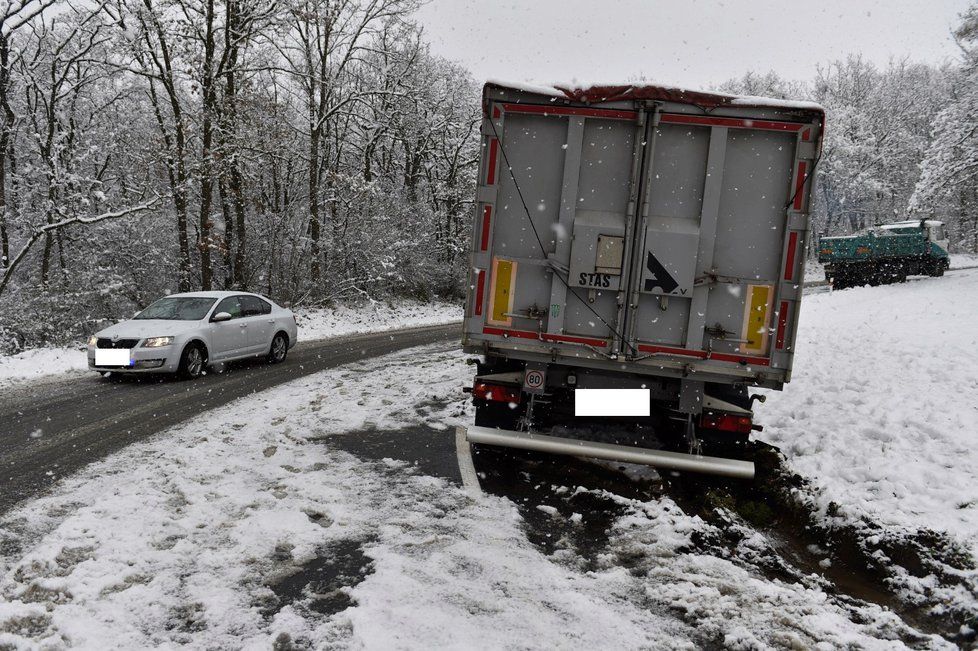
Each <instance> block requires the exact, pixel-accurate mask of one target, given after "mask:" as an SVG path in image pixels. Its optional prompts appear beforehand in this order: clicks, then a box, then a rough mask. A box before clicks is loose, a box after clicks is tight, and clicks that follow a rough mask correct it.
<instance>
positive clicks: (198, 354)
mask: <svg viewBox="0 0 978 651" xmlns="http://www.w3.org/2000/svg"><path fill="white" fill-rule="evenodd" d="M206 367H207V349H205V348H204V347H203V346H201V345H200V344H190V345H188V346H187V347H186V348H184V349H183V354H182V355H181V356H180V368H179V369H178V370H177V373H179V375H180V377H183V378H186V379H188V380H193V379H196V378H199V377H200V376H201V375H203V374H204V369H205V368H206Z"/></svg>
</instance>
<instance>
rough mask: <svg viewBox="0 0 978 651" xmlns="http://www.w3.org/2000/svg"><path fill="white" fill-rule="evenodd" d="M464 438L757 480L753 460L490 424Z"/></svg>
mask: <svg viewBox="0 0 978 651" xmlns="http://www.w3.org/2000/svg"><path fill="white" fill-rule="evenodd" d="M465 438H466V439H468V442H469V443H478V444H482V445H495V446H499V447H504V448H517V449H520V450H533V451H535V452H548V453H550V454H567V455H570V456H575V457H592V458H595V459H607V460H610V461H622V462H625V463H639V464H643V465H646V466H654V467H656V468H667V469H670V470H683V471H686V472H698V473H703V474H707V475H720V476H723V477H733V478H736V479H754V463H753V462H751V461H740V460H739V459H724V458H722V457H705V456H702V455H698V454H683V453H681V452H670V451H668V450H651V449H648V448H636V447H631V446H627V445H614V444H612V443H598V442H595V441H581V440H578V439H569V438H563V437H560V436H548V435H545V434H533V433H528V432H514V431H511V430H503V429H490V428H488V427H468V428H466V429H465Z"/></svg>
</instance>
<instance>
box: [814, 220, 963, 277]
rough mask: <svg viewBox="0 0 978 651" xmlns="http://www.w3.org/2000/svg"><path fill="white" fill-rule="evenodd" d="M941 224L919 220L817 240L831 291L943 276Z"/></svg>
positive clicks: (946, 261) (946, 264) (944, 252)
mask: <svg viewBox="0 0 978 651" xmlns="http://www.w3.org/2000/svg"><path fill="white" fill-rule="evenodd" d="M950 260H951V259H950V257H949V256H948V239H947V236H946V235H945V232H944V222H940V221H937V220H933V219H918V220H913V221H903V222H897V223H895V224H885V225H883V226H877V227H875V228H870V229H868V230H866V231H864V232H862V233H857V234H855V235H840V236H834V237H825V236H821V237H819V239H818V261H819V262H821V263H822V264H823V265H825V267H824V270H825V280H827V281H829V282H831V283H832V286H833V288H834V289H845V288H847V287H853V286H855V285H882V284H888V283H902V282H904V281H905V280H906V279H907V276H916V275H928V276H943V275H944V271H945V270H947V268H948V267H949V266H950Z"/></svg>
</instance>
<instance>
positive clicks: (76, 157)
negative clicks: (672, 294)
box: [0, 0, 978, 354]
mask: <svg viewBox="0 0 978 651" xmlns="http://www.w3.org/2000/svg"><path fill="white" fill-rule="evenodd" d="M418 7H419V2H418V1H417V0H99V1H98V2H85V3H74V4H73V3H67V2H61V1H58V0H20V1H18V0H8V1H7V2H0V354H5V353H13V352H17V351H19V350H23V349H25V348H30V347H35V346H39V345H45V344H65V343H70V342H73V341H77V340H79V339H80V338H81V337H82V336H84V335H85V334H88V333H90V332H92V331H94V330H97V329H98V328H99V327H102V325H104V323H105V322H106V321H107V320H111V319H114V318H119V317H122V316H128V315H130V314H132V312H134V311H136V310H138V309H141V308H142V307H144V306H145V305H146V304H147V303H148V302H150V301H152V300H154V299H155V298H157V297H159V296H160V295H163V294H166V293H170V292H175V291H186V290H198V289H204V290H206V289H242V290H249V291H255V292H260V293H264V294H266V295H268V296H270V297H272V298H274V299H275V300H278V301H281V302H283V303H284V304H288V305H325V304H333V303H336V302H355V301H357V300H362V299H370V300H392V299H394V298H396V297H411V298H416V299H420V300H427V299H431V298H435V297H440V298H447V299H452V298H455V297H458V296H460V295H461V294H462V293H463V289H464V288H463V286H462V285H463V283H464V279H465V275H466V250H467V246H468V243H467V238H468V235H469V224H470V220H471V219H472V201H473V198H474V183H475V170H476V166H477V162H478V157H479V146H480V145H479V142H480V139H479V128H480V120H481V112H480V83H481V80H476V79H474V78H473V77H472V75H471V74H470V73H469V72H468V71H467V70H466V69H465V68H464V67H462V66H460V65H459V64H456V63H454V62H452V61H448V60H445V59H443V58H440V57H438V56H435V55H434V54H432V52H431V49H430V47H429V46H428V44H427V43H426V41H425V38H424V33H423V29H422V26H421V25H419V24H418V23H417V22H416V20H415V18H414V14H415V12H416V10H417V9H418ZM955 37H956V39H957V41H958V44H959V46H960V56H959V57H958V59H957V60H955V61H951V62H946V63H944V64H942V65H932V64H926V63H919V62H914V61H911V60H893V61H891V62H889V63H888V64H887V65H886V66H877V65H874V64H872V63H870V62H868V61H865V60H864V59H862V58H861V57H860V56H858V55H855V54H854V55H851V56H848V57H844V58H841V59H839V60H836V61H831V62H826V63H825V64H824V65H822V66H820V67H819V69H818V73H817V74H816V75H815V77H814V78H813V79H810V80H801V81H799V80H788V79H783V78H781V77H779V76H778V75H777V74H776V73H773V72H771V73H766V74H763V73H748V74H745V75H744V76H742V77H740V78H737V79H733V80H728V81H725V82H722V83H718V84H717V89H718V90H722V91H727V92H733V93H740V94H751V95H765V96H772V97H783V98H791V99H811V100H814V101H817V102H819V103H820V104H822V105H823V106H824V107H825V108H826V110H827V129H826V137H825V145H824V149H823V153H822V156H821V158H820V160H819V163H818V176H817V179H818V181H817V186H816V189H815V196H816V204H815V208H814V213H813V216H812V218H813V229H814V230H815V231H816V232H826V233H829V234H837V233H849V232H853V231H855V230H859V229H861V228H865V227H868V226H872V225H875V224H880V223H885V222H888V221H894V220H898V219H906V218H913V217H934V218H938V219H942V220H944V221H945V222H946V223H947V225H948V231H949V233H950V235H951V238H952V240H951V247H952V250H954V251H961V252H978V189H976V184H975V178H976V176H978V5H976V6H973V7H972V8H971V10H969V11H968V12H966V13H965V14H964V15H963V16H962V18H961V22H960V24H959V25H958V26H957V29H956V31H955ZM650 67H654V66H651V65H650ZM537 81H542V82H547V81H555V80H537ZM625 81H628V80H625ZM633 81H634V80H633ZM650 81H652V80H650Z"/></svg>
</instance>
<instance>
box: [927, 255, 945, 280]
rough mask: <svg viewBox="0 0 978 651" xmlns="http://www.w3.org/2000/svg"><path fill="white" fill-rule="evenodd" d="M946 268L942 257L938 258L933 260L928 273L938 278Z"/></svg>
mask: <svg viewBox="0 0 978 651" xmlns="http://www.w3.org/2000/svg"><path fill="white" fill-rule="evenodd" d="M946 268H947V267H945V266H944V260H943V258H938V259H937V260H935V261H934V265H933V267H932V268H931V272H930V275H931V276H934V277H936V278H940V277H941V276H943V275H944V269H946Z"/></svg>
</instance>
